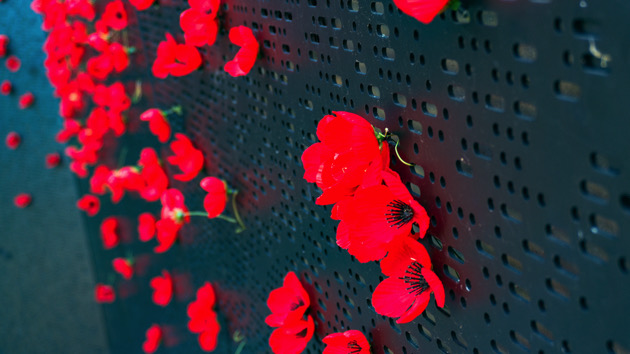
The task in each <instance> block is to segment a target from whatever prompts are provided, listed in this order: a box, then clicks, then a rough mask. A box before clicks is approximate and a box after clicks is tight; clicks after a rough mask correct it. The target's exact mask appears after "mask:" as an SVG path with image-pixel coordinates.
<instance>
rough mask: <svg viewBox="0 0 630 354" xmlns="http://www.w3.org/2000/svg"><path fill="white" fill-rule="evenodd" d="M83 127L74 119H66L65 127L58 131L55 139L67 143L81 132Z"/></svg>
mask: <svg viewBox="0 0 630 354" xmlns="http://www.w3.org/2000/svg"><path fill="white" fill-rule="evenodd" d="M82 128H83V127H82V126H81V123H79V122H78V121H76V120H74V119H64V121H63V128H62V129H61V130H60V131H59V132H58V133H57V136H56V137H55V140H57V142H58V143H61V144H63V143H67V142H68V141H69V140H70V139H71V138H72V137H73V136H76V135H77V134H79V132H80V131H81V129H82Z"/></svg>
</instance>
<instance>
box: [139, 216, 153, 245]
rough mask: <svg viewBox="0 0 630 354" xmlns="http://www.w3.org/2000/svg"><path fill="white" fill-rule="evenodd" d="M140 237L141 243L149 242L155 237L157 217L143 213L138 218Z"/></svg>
mask: <svg viewBox="0 0 630 354" xmlns="http://www.w3.org/2000/svg"><path fill="white" fill-rule="evenodd" d="M138 235H140V241H142V242H147V241H149V240H151V239H152V238H153V235H155V216H153V214H151V213H142V214H140V216H138Z"/></svg>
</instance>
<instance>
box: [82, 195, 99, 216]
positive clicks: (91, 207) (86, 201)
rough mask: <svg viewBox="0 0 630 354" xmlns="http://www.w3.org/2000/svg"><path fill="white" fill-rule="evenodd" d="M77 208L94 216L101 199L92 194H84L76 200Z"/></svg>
mask: <svg viewBox="0 0 630 354" xmlns="http://www.w3.org/2000/svg"><path fill="white" fill-rule="evenodd" d="M77 208H79V209H81V210H83V211H84V212H85V213H86V214H88V216H94V215H96V214H97V213H98V211H99V209H100V208H101V201H100V200H99V199H98V198H97V197H96V196H94V195H91V194H86V195H84V196H83V197H81V199H79V200H78V201H77Z"/></svg>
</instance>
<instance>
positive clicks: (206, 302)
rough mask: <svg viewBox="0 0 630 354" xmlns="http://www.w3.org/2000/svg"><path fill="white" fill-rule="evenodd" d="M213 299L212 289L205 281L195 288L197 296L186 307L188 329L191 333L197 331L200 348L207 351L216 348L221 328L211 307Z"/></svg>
mask: <svg viewBox="0 0 630 354" xmlns="http://www.w3.org/2000/svg"><path fill="white" fill-rule="evenodd" d="M215 300H216V298H215V295H214V289H213V288H212V285H211V284H210V283H208V282H206V283H205V284H204V285H203V286H202V287H201V288H199V290H197V298H196V299H195V301H193V302H191V303H190V304H189V305H188V308H187V309H186V313H187V314H188V317H190V321H188V329H189V330H190V331H191V332H192V333H199V338H198V340H199V345H200V346H201V349H203V350H205V351H209V352H211V351H213V350H214V349H216V346H217V337H218V335H219V330H220V329H221V327H220V326H219V321H218V320H217V314H216V312H214V310H213V309H212V307H213V306H214V303H215Z"/></svg>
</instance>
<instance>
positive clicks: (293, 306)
mask: <svg viewBox="0 0 630 354" xmlns="http://www.w3.org/2000/svg"><path fill="white" fill-rule="evenodd" d="M301 306H304V301H302V299H300V298H295V299H294V301H293V302H292V303H291V311H295V310H297V309H298V307H301Z"/></svg>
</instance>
